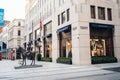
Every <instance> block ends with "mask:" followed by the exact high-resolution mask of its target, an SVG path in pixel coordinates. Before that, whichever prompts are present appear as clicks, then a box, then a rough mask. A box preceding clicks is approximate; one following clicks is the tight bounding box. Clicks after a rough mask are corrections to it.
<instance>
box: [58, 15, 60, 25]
mask: <svg viewBox="0 0 120 80" xmlns="http://www.w3.org/2000/svg"><path fill="white" fill-rule="evenodd" d="M58 25H60V15H58Z"/></svg>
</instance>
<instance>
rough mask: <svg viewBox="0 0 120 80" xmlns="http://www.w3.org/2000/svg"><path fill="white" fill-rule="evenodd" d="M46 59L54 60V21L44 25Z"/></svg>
mask: <svg viewBox="0 0 120 80" xmlns="http://www.w3.org/2000/svg"><path fill="white" fill-rule="evenodd" d="M45 36H46V37H45ZM44 57H50V58H52V21H50V22H48V23H47V24H45V25H44Z"/></svg>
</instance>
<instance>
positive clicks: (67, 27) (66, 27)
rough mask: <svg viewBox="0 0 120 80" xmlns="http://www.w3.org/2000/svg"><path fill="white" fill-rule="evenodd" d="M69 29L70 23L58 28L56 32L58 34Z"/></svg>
mask: <svg viewBox="0 0 120 80" xmlns="http://www.w3.org/2000/svg"><path fill="white" fill-rule="evenodd" d="M70 30H71V25H68V26H65V27H63V28H60V29H58V30H57V32H56V33H57V34H59V33H61V32H65V31H70Z"/></svg>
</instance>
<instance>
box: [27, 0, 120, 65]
mask: <svg viewBox="0 0 120 80" xmlns="http://www.w3.org/2000/svg"><path fill="white" fill-rule="evenodd" d="M30 1H31V2H28V4H27V5H26V19H25V27H26V31H27V34H26V35H25V38H26V39H25V40H26V46H27V43H28V42H30V41H33V45H34V46H33V47H34V49H35V50H36V51H38V49H37V47H36V45H35V44H36V43H35V42H34V41H35V40H36V39H38V38H40V39H41V41H42V43H40V44H41V45H42V47H41V48H40V52H41V54H42V57H51V58H52V61H53V62H56V59H57V58H58V57H72V64H75V65H86V64H91V57H92V56H115V57H116V58H117V59H118V61H120V54H119V49H120V43H119V40H120V35H119V33H120V28H119V26H120V23H119V12H118V5H117V0H30ZM40 20H41V21H42V30H41V31H40V29H39V27H40ZM39 31H40V32H39ZM37 33H38V34H37ZM40 33H41V34H40ZM37 44H38V43H37ZM69 53H72V55H71V54H69Z"/></svg>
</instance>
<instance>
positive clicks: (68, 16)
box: [67, 9, 70, 21]
mask: <svg viewBox="0 0 120 80" xmlns="http://www.w3.org/2000/svg"><path fill="white" fill-rule="evenodd" d="M69 20H70V9H67V21H69Z"/></svg>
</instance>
